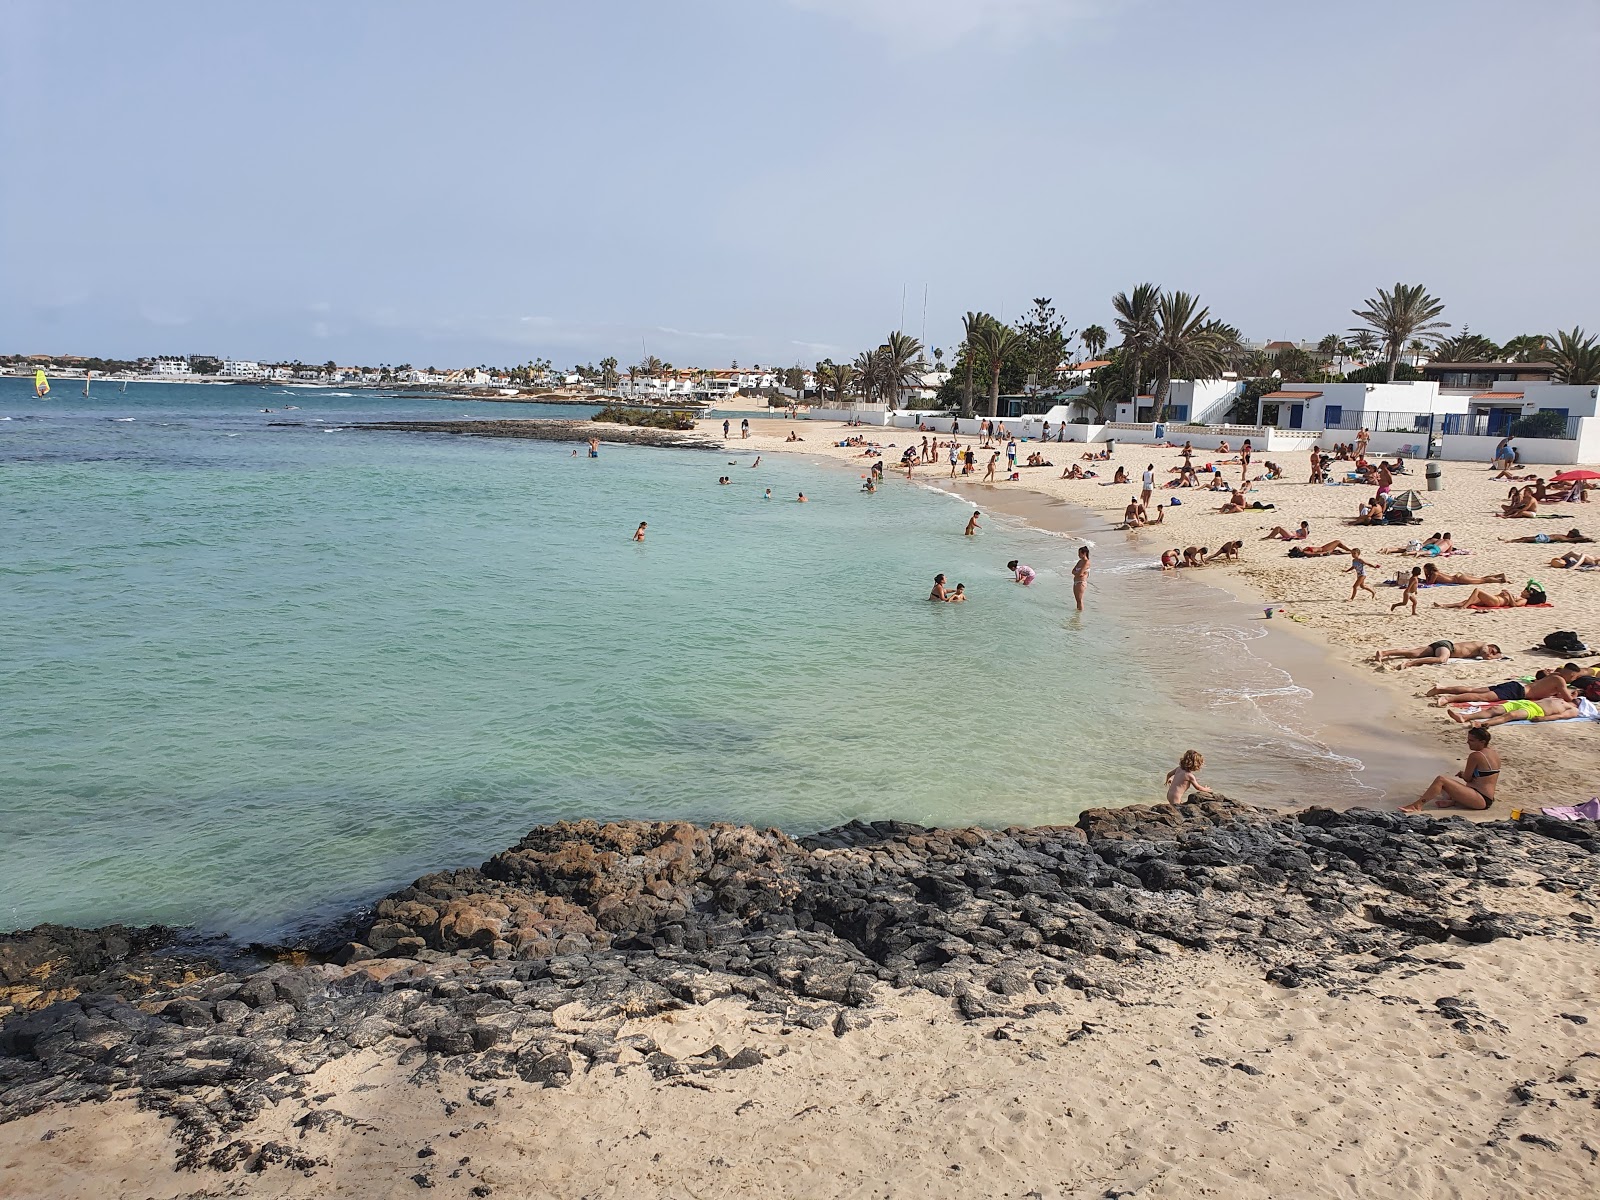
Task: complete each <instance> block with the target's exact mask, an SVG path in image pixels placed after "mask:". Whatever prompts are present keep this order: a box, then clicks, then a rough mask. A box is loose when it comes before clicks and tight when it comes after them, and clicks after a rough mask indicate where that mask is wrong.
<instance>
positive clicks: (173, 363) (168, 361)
mask: <svg viewBox="0 0 1600 1200" xmlns="http://www.w3.org/2000/svg"><path fill="white" fill-rule="evenodd" d="M189 373H190V372H189V360H188V359H186V358H158V359H156V360H155V361H154V362H153V363H151V364H150V374H152V375H187V374H189Z"/></svg>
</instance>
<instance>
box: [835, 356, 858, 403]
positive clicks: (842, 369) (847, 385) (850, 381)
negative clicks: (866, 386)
mask: <svg viewBox="0 0 1600 1200" xmlns="http://www.w3.org/2000/svg"><path fill="white" fill-rule="evenodd" d="M828 375H829V377H830V378H831V379H832V380H833V398H834V400H835V401H836V402H837V401H843V399H844V396H845V393H846V392H848V391H849V390H850V389H851V388H853V387H854V386H855V383H856V369H855V368H854V367H852V366H851V365H850V364H849V363H834V364H832V366H830V367H829V369H828Z"/></svg>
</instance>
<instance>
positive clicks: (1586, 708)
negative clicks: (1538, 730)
mask: <svg viewBox="0 0 1600 1200" xmlns="http://www.w3.org/2000/svg"><path fill="white" fill-rule="evenodd" d="M1502 661H1503V660H1502ZM1451 707H1452V708H1459V709H1460V710H1461V711H1462V712H1464V713H1467V714H1468V715H1469V716H1474V717H1487V716H1499V715H1500V713H1502V712H1504V711H1505V706H1504V705H1503V704H1501V703H1499V702H1498V701H1497V702H1495V703H1493V704H1487V703H1484V702H1483V701H1481V700H1473V701H1470V702H1469V703H1467V704H1453V705H1451ZM1568 721H1600V708H1596V707H1595V706H1594V704H1593V703H1591V702H1590V701H1588V700H1585V699H1583V698H1582V697H1581V696H1580V697H1579V698H1578V715H1577V716H1575V717H1558V718H1556V719H1555V720H1554V721H1509V722H1507V723H1506V724H1504V725H1501V726H1499V728H1501V729H1515V728H1516V727H1517V726H1519V725H1565V724H1566V723H1567V722H1568Z"/></svg>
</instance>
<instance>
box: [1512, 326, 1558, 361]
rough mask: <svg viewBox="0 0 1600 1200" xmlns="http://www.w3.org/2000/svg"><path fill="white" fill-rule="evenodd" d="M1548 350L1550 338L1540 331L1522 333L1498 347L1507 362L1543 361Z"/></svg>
mask: <svg viewBox="0 0 1600 1200" xmlns="http://www.w3.org/2000/svg"><path fill="white" fill-rule="evenodd" d="M1549 350H1550V339H1549V338H1547V337H1545V335H1544V334H1542V333H1522V334H1518V335H1517V336H1516V337H1514V338H1512V339H1511V340H1510V341H1509V342H1507V343H1506V344H1505V345H1504V346H1501V347H1500V353H1501V354H1503V355H1505V358H1506V361H1507V362H1524V363H1525V362H1543V361H1544V358H1545V355H1546V354H1547V353H1548V352H1549Z"/></svg>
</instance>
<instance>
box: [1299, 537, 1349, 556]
mask: <svg viewBox="0 0 1600 1200" xmlns="http://www.w3.org/2000/svg"><path fill="white" fill-rule="evenodd" d="M1349 553H1351V550H1350V547H1349V546H1346V545H1345V544H1344V543H1343V542H1341V541H1339V540H1338V539H1337V538H1335V539H1334V540H1333V541H1331V542H1327V543H1325V544H1324V545H1321V546H1292V547H1290V549H1289V557H1290V558H1322V557H1324V556H1325V555H1329V554H1349Z"/></svg>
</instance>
